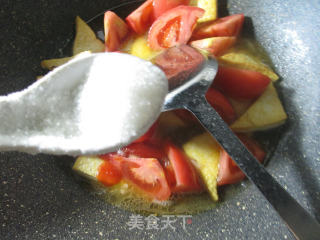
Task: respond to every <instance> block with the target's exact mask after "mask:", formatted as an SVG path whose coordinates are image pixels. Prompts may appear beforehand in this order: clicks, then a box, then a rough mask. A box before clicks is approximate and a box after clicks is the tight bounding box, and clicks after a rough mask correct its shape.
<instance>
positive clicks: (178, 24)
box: [148, 6, 204, 50]
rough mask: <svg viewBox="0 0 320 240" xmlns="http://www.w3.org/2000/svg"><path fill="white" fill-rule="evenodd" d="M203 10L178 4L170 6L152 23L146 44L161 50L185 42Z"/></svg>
mask: <svg viewBox="0 0 320 240" xmlns="http://www.w3.org/2000/svg"><path fill="white" fill-rule="evenodd" d="M203 14H204V10H203V9H201V8H198V7H191V6H178V7H176V8H172V9H170V10H168V11H166V12H165V13H163V14H162V15H161V16H160V17H158V18H157V19H156V20H155V22H154V23H153V24H152V26H151V28H150V30H149V34H148V44H149V46H150V47H151V48H152V49H154V50H162V49H164V48H170V47H173V46H176V45H179V44H186V43H187V42H188V41H189V39H190V37H191V35H192V31H193V29H194V27H195V25H196V23H197V20H198V18H200V17H201V16H202V15H203Z"/></svg>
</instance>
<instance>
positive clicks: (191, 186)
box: [165, 141, 204, 193]
mask: <svg viewBox="0 0 320 240" xmlns="http://www.w3.org/2000/svg"><path fill="white" fill-rule="evenodd" d="M165 151H166V153H167V156H168V158H169V162H170V167H171V168H172V171H173V173H174V176H175V181H176V185H175V186H174V187H173V188H172V192H179V193H183V192H200V191H203V190H204V189H203V186H202V185H201V184H200V182H199V178H198V175H197V172H196V169H195V168H194V166H193V165H192V163H191V162H190V160H189V158H188V157H187V156H186V155H185V154H184V153H183V152H182V151H181V150H180V149H179V148H178V147H176V146H175V145H174V144H173V143H171V142H170V141H166V143H165Z"/></svg>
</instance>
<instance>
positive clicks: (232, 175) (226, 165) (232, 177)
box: [218, 134, 266, 186]
mask: <svg viewBox="0 0 320 240" xmlns="http://www.w3.org/2000/svg"><path fill="white" fill-rule="evenodd" d="M238 137H239V138H240V140H241V141H242V142H243V144H244V145H245V146H246V147H247V148H248V150H249V151H250V152H251V153H252V154H253V155H254V156H255V157H256V158H257V159H258V161H259V162H263V159H264V157H265V155H266V153H265V152H264V151H263V150H262V148H261V147H260V146H259V144H258V143H257V142H256V141H254V140H253V139H251V138H249V137H248V136H245V135H240V134H239V135H238ZM244 178H245V174H244V173H243V172H242V171H241V170H240V168H239V167H238V166H237V164H236V163H235V162H234V161H233V160H232V159H231V158H230V156H229V155H228V153H227V152H226V151H224V150H222V151H221V153H220V163H219V174H218V186H221V185H225V184H232V183H237V182H239V181H241V180H243V179H244Z"/></svg>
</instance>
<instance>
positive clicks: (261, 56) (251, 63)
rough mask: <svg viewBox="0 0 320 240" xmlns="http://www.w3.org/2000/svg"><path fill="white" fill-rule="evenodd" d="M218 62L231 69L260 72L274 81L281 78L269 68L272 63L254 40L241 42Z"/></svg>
mask: <svg viewBox="0 0 320 240" xmlns="http://www.w3.org/2000/svg"><path fill="white" fill-rule="evenodd" d="M218 62H219V63H220V64H222V65H226V66H230V67H237V68H242V69H247V70H252V71H256V72H260V73H261V74H263V75H266V76H267V77H269V78H270V79H271V80H272V81H277V80H278V79H279V76H278V75H277V74H276V73H275V72H274V71H273V70H272V69H271V68H270V67H269V66H268V64H271V63H270V60H269V59H268V57H267V54H266V53H265V51H264V50H263V49H262V48H261V47H260V46H259V45H258V43H256V42H254V41H252V40H248V39H242V40H240V41H239V42H238V44H237V45H236V46H235V47H233V48H232V49H230V50H229V51H228V52H227V53H225V54H224V55H222V56H220V57H219V58H218Z"/></svg>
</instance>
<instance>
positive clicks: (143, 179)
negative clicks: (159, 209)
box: [120, 157, 171, 201]
mask: <svg viewBox="0 0 320 240" xmlns="http://www.w3.org/2000/svg"><path fill="white" fill-rule="evenodd" d="M120 158H121V170H122V174H123V177H124V178H125V179H126V180H127V181H129V182H130V183H132V184H133V185H135V186H136V187H138V188H139V189H141V190H142V191H143V192H145V193H146V194H147V195H149V196H150V197H152V198H153V199H157V200H160V201H165V200H168V199H169V197H170V195H171V191H170V188H169V185H168V182H167V179H166V177H165V174H164V171H163V168H162V166H161V165H160V163H159V161H158V160H157V159H155V158H132V157H130V158H125V157H120Z"/></svg>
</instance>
